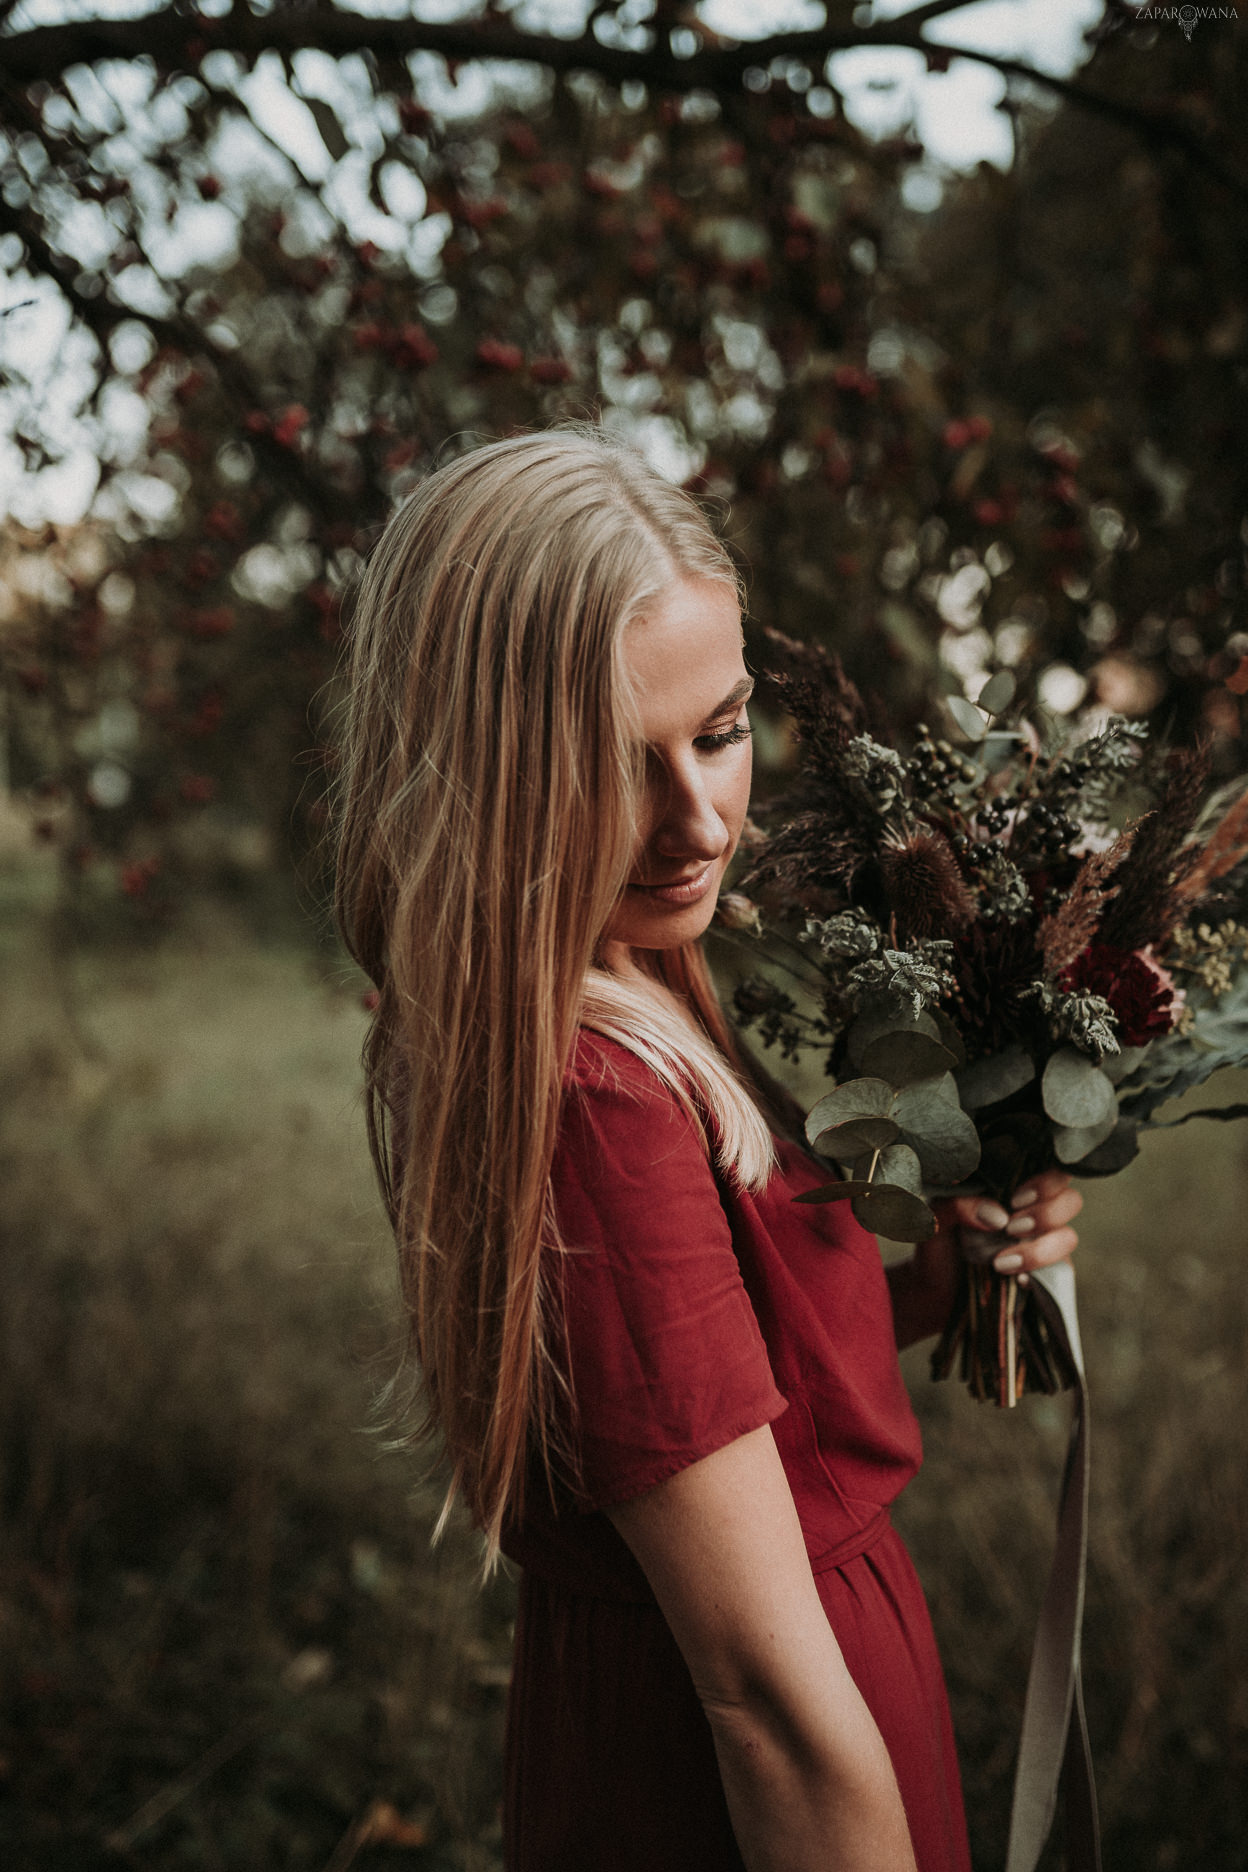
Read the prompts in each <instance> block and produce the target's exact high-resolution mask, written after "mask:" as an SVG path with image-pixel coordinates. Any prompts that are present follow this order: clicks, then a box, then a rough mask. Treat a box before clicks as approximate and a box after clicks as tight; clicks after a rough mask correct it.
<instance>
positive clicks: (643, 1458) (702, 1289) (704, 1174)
mask: <svg viewBox="0 0 1248 1872" xmlns="http://www.w3.org/2000/svg"><path fill="white" fill-rule="evenodd" d="M551 1186H552V1195H553V1200H554V1209H555V1219H556V1222H557V1224H558V1228H559V1235H560V1240H561V1243H562V1245H563V1251H562V1252H561V1253H560V1254H559V1258H558V1269H559V1280H558V1290H559V1292H560V1296H561V1300H562V1324H563V1330H564V1344H565V1351H566V1357H567V1368H568V1375H569V1377H570V1379H571V1386H572V1394H573V1399H574V1406H573V1412H574V1414H573V1423H574V1434H573V1448H574V1452H575V1455H576V1457H577V1459H578V1463H579V1471H580V1484H581V1487H580V1491H579V1494H580V1502H581V1505H582V1506H583V1507H585V1508H589V1509H593V1508H605V1507H610V1506H612V1505H613V1504H615V1503H617V1502H622V1501H627V1500H629V1499H630V1498H631V1497H633V1496H635V1495H639V1494H641V1493H643V1492H644V1491H645V1490H646V1489H648V1488H652V1487H653V1486H654V1485H655V1484H656V1483H658V1482H661V1481H663V1480H665V1478H666V1477H668V1476H671V1475H675V1474H676V1473H677V1471H678V1470H680V1469H683V1468H687V1467H688V1466H689V1464H691V1463H694V1462H697V1461H698V1460H699V1458H701V1457H703V1456H709V1455H710V1454H711V1453H712V1452H713V1451H714V1450H717V1449H722V1448H723V1447H724V1446H725V1445H726V1444H728V1443H731V1442H734V1441H735V1440H736V1438H737V1437H740V1436H744V1435H745V1434H746V1433H747V1432H748V1431H750V1430H757V1429H759V1428H760V1427H761V1426H762V1425H763V1424H765V1423H770V1422H771V1421H772V1420H773V1418H775V1417H778V1416H779V1415H780V1413H781V1411H783V1410H784V1409H785V1405H786V1400H785V1399H784V1397H783V1396H782V1395H781V1393H780V1392H779V1391H778V1390H777V1388H776V1384H775V1380H774V1378H773V1376H772V1370H771V1365H770V1362H769V1360H768V1357H767V1349H766V1346H765V1344H764V1342H763V1336H762V1333H761V1332H760V1330H759V1326H758V1321H757V1319H756V1317H755V1314H754V1310H753V1308H752V1306H751V1304H750V1300H749V1296H748V1295H747V1293H746V1291H745V1287H744V1285H743V1283H742V1280H741V1274H740V1270H739V1268H738V1265H737V1258H736V1254H735V1252H734V1250H733V1242H732V1232H731V1229H730V1227H729V1223H728V1218H727V1216H726V1214H725V1212H724V1209H723V1206H722V1204H721V1202H720V1200H719V1192H718V1190H717V1188H716V1184H715V1179H714V1176H713V1174H712V1171H711V1166H710V1163H709V1161H708V1159H707V1155H706V1151H705V1149H704V1147H703V1143H702V1139H701V1135H700V1132H699V1129H698V1126H697V1124H696V1123H695V1121H694V1120H693V1119H692V1118H691V1117H690V1116H689V1115H688V1113H687V1112H685V1111H684V1110H683V1109H682V1107H681V1105H680V1104H679V1102H678V1101H677V1100H676V1099H675V1098H674V1097H673V1096H672V1094H671V1093H670V1092H669V1091H668V1090H667V1088H666V1087H664V1086H663V1085H662V1083H661V1081H660V1080H659V1079H657V1078H656V1076H655V1075H654V1074H653V1073H652V1072H651V1071H650V1069H649V1068H648V1067H647V1066H646V1065H645V1064H644V1063H643V1062H642V1061H640V1060H638V1059H636V1058H635V1057H634V1056H633V1055H632V1054H630V1053H628V1052H627V1051H626V1050H625V1049H624V1048H623V1047H620V1046H618V1045H616V1044H615V1043H614V1042H612V1041H608V1040H603V1039H600V1038H599V1037H598V1036H597V1035H593V1034H588V1033H585V1034H583V1035H582V1037H581V1040H580V1042H579V1044H578V1048H577V1054H576V1059H575V1062H574V1067H573V1071H572V1074H571V1076H570V1078H569V1082H568V1085H567V1090H566V1096H565V1101H564V1111H563V1119H562V1125H561V1130H560V1138H559V1144H558V1147H557V1150H556V1154H555V1160H554V1164H553V1167H552V1173H551Z"/></svg>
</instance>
